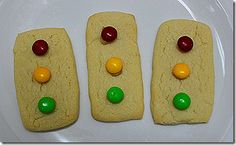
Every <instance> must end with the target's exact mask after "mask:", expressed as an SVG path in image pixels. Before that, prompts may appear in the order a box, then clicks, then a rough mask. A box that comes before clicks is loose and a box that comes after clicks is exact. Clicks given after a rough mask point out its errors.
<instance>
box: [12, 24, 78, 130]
mask: <svg viewBox="0 0 236 145" xmlns="http://www.w3.org/2000/svg"><path fill="white" fill-rule="evenodd" d="M46 48H47V49H46ZM14 79H15V88H16V94H17V100H18V106H19V111H20V115H21V119H22V122H23V125H24V127H25V128H26V129H28V130H30V131H49V130H54V129H58V128H62V127H65V126H68V125H70V124H72V123H73V122H75V121H76V120H77V118H78V112H79V84H78V79H77V72H76V65H75V60H74V54H73V49H72V45H71V42H70V39H69V37H68V35H67V33H66V31H65V30H64V29H63V28H47V29H37V30H31V31H27V32H23V33H20V34H18V36H17V38H16V42H15V46H14Z"/></svg>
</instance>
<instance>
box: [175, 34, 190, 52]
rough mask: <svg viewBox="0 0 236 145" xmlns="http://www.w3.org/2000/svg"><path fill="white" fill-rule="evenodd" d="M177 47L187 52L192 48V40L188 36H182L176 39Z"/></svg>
mask: <svg viewBox="0 0 236 145" xmlns="http://www.w3.org/2000/svg"><path fill="white" fill-rule="evenodd" d="M178 47H179V49H180V50H182V51H183V52H188V51H190V50H191V49H192V48H193V40H192V39H191V38H189V37H188V36H182V37H180V38H179V40H178Z"/></svg>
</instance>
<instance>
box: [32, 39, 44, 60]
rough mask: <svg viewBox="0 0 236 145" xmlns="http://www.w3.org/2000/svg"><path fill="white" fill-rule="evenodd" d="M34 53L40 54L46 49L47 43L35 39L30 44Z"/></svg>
mask: <svg viewBox="0 0 236 145" xmlns="http://www.w3.org/2000/svg"><path fill="white" fill-rule="evenodd" d="M32 50H33V52H34V54H36V55H38V56H42V55H44V54H45V53H47V51H48V43H47V42H46V41H44V40H37V41H35V42H34V44H33V46H32Z"/></svg>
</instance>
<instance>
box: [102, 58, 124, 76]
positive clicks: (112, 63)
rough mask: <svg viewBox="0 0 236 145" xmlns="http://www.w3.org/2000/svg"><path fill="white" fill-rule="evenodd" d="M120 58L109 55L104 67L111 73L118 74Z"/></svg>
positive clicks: (120, 69) (120, 63) (120, 68)
mask: <svg viewBox="0 0 236 145" xmlns="http://www.w3.org/2000/svg"><path fill="white" fill-rule="evenodd" d="M122 68H123V64H122V60H121V59H120V58H117V57H111V58H110V59H108V60H107V63H106V69H107V71H108V72H109V73H110V74H112V75H119V74H120V73H121V71H122Z"/></svg>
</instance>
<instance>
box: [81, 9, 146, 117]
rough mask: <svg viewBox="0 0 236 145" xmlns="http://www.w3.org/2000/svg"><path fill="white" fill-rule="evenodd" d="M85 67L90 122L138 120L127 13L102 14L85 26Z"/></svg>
mask: <svg viewBox="0 0 236 145" xmlns="http://www.w3.org/2000/svg"><path fill="white" fill-rule="evenodd" d="M86 42H87V64H88V80H89V96H90V101H91V112H92V116H93V118H94V119H96V120H98V121H104V122H119V121H126V120H133V119H141V118H142V116H143V111H144V102H143V82H142V72H141V64H140V54H139V49H138V46H137V26H136V22H135V18H134V16H133V15H131V14H126V13H121V12H102V13H97V14H94V15H92V16H90V18H89V20H88V23H87V33H86Z"/></svg>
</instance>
